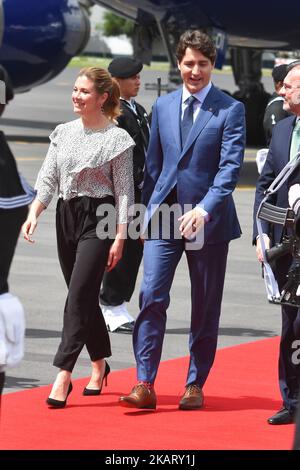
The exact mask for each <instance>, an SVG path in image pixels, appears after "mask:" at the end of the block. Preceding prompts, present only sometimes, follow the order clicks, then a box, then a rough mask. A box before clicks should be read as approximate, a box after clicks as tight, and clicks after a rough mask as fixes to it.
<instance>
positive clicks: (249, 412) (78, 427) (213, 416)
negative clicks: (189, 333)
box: [0, 338, 294, 450]
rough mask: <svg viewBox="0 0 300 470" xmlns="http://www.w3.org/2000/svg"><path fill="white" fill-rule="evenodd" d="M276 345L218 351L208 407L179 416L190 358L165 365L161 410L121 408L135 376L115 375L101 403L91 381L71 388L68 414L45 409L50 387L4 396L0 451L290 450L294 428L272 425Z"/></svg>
mask: <svg viewBox="0 0 300 470" xmlns="http://www.w3.org/2000/svg"><path fill="white" fill-rule="evenodd" d="M277 350H278V338H272V339H267V340H263V341H257V342H253V343H248V344H244V345H239V346H234V347H230V348H226V349H222V350H220V351H218V353H217V357H216V361H215V364H214V367H213V369H212V371H211V374H210V376H209V379H208V381H207V383H206V385H205V388H204V396H205V407H204V409H202V410H199V411H179V410H178V409H177V406H178V401H179V397H180V396H181V394H182V393H183V391H184V382H185V375H186V370H187V362H188V360H187V358H179V359H175V360H171V361H166V362H163V363H162V364H161V366H160V370H159V376H158V379H157V383H156V392H157V395H158V408H157V410H156V411H142V410H141V411H138V410H136V411H135V410H132V409H125V408H121V407H120V406H119V405H118V402H117V400H118V397H119V395H121V394H124V393H127V392H129V391H130V389H131V387H132V386H133V385H134V384H135V370H134V369H128V370H124V371H118V372H113V373H111V374H110V375H109V377H108V387H104V389H103V394H102V395H101V396H98V397H84V396H82V395H81V392H82V388H83V387H84V386H85V385H86V383H87V379H80V380H76V381H75V382H74V390H73V392H72V393H71V395H70V397H69V400H68V405H67V407H66V408H65V409H61V410H59V409H58V410H53V409H48V408H47V406H46V404H45V399H46V398H47V396H48V393H49V391H50V386H49V387H41V388H36V389H32V390H26V391H22V392H16V393H11V394H7V395H4V396H3V399H2V413H1V439H0V449H2V450H3V449H6V450H16V449H26V450H29V449H34V450H37V449H44V450H46V449H57V450H58V449H81V450H82V449H96V450H99V449H106V450H107V449H108V450H118V449H119V450H124V449H128V450H129V449H136V450H140V449H144V450H147V449H152V450H155V449H164V450H171V449H186V450H195V449H226V450H231V449H232V450H237V449H241V450H242V449H266V450H267V449H287V450H288V449H290V448H291V445H292V439H293V433H294V426H293V425H285V426H270V425H268V424H267V422H266V419H267V418H268V417H269V416H270V415H272V414H273V413H274V412H276V411H277V410H278V409H279V408H280V406H281V401H280V394H279V390H278V381H277V356H278V351H277Z"/></svg>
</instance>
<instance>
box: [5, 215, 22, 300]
mask: <svg viewBox="0 0 300 470" xmlns="http://www.w3.org/2000/svg"><path fill="white" fill-rule="evenodd" d="M27 212H28V206H23V207H18V208H15V209H0V226H1V231H0V294H5V293H6V292H8V282H7V279H8V274H9V269H10V265H11V262H12V259H13V255H14V252H15V248H16V244H17V241H18V237H19V233H20V229H21V226H22V224H23V222H24V221H25V219H26V216H27Z"/></svg>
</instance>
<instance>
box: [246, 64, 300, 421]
mask: <svg viewBox="0 0 300 470" xmlns="http://www.w3.org/2000/svg"><path fill="white" fill-rule="evenodd" d="M287 70H288V73H287V75H286V77H285V79H284V82H283V87H282V88H281V90H280V92H279V94H280V96H282V97H283V98H284V103H283V109H284V110H285V111H288V112H290V113H293V114H294V115H293V116H290V117H287V118H285V119H282V120H281V121H279V122H278V123H277V124H276V125H275V126H274V129H273V133H272V139H271V142H270V148H269V152H268V156H267V160H266V163H265V165H264V167H263V170H262V173H261V175H260V177H259V180H258V182H257V187H256V193H255V203H254V211H253V217H254V224H253V244H256V252H257V257H258V260H259V261H263V256H262V251H261V244H260V240H259V237H258V232H257V227H256V214H257V210H258V207H259V205H260V203H261V201H262V199H263V197H264V195H265V194H264V193H265V190H266V189H268V188H269V186H270V185H271V183H272V182H273V181H274V179H275V178H276V177H277V176H278V174H279V173H280V172H281V170H282V169H283V167H284V166H285V165H286V164H287V163H288V161H289V160H290V159H291V158H293V157H294V156H295V155H296V153H297V150H298V147H299V144H300V62H299V61H297V62H295V63H291V64H290V65H289V66H288V69H287ZM295 115H296V116H295ZM296 173H298V174H297V175H296V176H298V175H299V170H297V172H296ZM292 178H293V179H295V175H292ZM292 178H291V179H290V180H289V182H288V183H287V182H286V183H284V184H283V185H282V186H281V188H280V189H279V190H278V192H277V193H276V194H275V195H273V197H272V199H271V198H270V199H269V200H268V202H271V203H272V204H274V205H276V206H278V207H284V208H286V207H290V204H289V200H288V198H289V194H288V193H289V191H288V189H289V186H290V185H291V184H292V183H293V181H292ZM297 182H298V183H299V182H300V181H299V177H298V180H297ZM299 196H300V194H299ZM299 196H298V197H299ZM262 225H263V232H264V240H265V245H266V248H268V247H269V246H270V244H272V245H275V244H276V243H279V242H280V241H281V238H282V235H283V233H282V232H283V227H282V226H281V225H278V224H277V225H276V224H275V225H273V226H272V225H271V224H268V223H267V222H264V223H263V224H262ZM291 261H292V258H291V256H290V255H285V256H282V257H281V258H278V259H277V261H276V273H275V274H276V280H277V282H278V286H279V289H280V290H282V287H283V285H284V284H285V283H286V275H287V273H288V270H289V268H290V265H291ZM281 316H282V331H281V338H280V349H279V363H278V366H279V367H278V369H279V386H280V392H281V395H282V401H283V406H282V408H281V409H280V410H279V411H278V412H277V413H276V414H274V415H273V416H271V417H270V418H268V423H269V424H275V425H276V424H289V423H292V422H293V421H294V417H295V412H296V409H297V405H298V390H299V380H300V366H299V364H296V363H295V361H293V353H294V352H295V343H294V341H295V340H299V339H300V309H297V308H296V307H290V306H288V305H282V308H281Z"/></svg>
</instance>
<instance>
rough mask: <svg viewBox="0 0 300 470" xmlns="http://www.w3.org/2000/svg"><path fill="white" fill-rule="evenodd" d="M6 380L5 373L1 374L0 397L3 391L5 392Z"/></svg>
mask: <svg viewBox="0 0 300 470" xmlns="http://www.w3.org/2000/svg"><path fill="white" fill-rule="evenodd" d="M4 379H5V373H4V372H0V395H1V394H2V391H3V387H4ZM0 405H1V398H0Z"/></svg>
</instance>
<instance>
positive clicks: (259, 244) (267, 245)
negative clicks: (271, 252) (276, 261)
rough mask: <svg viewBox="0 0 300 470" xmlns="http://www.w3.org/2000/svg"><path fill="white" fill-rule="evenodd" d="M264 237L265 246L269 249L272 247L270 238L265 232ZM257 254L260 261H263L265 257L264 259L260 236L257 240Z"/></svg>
mask: <svg viewBox="0 0 300 470" xmlns="http://www.w3.org/2000/svg"><path fill="white" fill-rule="evenodd" d="M263 237H264V242H265V248H266V250H268V249H269V248H270V238H269V237H268V235H266V234H265V233H264V234H263ZM256 255H257V259H258V261H260V262H261V263H262V262H263V260H264V259H263V254H262V249H261V243H260V239H259V237H257V240H256Z"/></svg>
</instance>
